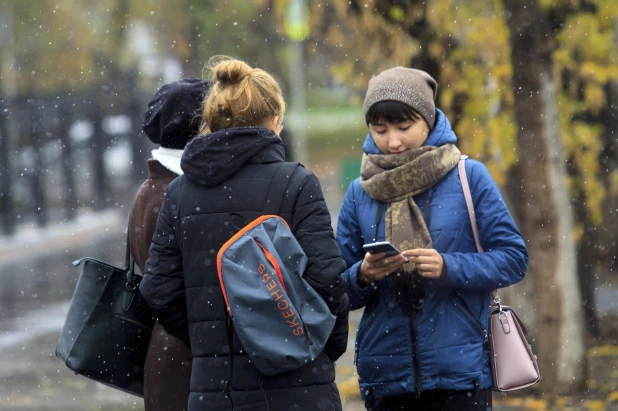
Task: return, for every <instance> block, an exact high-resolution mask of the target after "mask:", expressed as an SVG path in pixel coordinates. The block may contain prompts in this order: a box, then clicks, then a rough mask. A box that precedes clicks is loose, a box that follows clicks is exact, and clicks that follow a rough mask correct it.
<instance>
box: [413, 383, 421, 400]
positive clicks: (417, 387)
mask: <svg viewBox="0 0 618 411" xmlns="http://www.w3.org/2000/svg"><path fill="white" fill-rule="evenodd" d="M414 396H415V397H416V398H420V397H421V386H420V385H419V384H418V383H416V384H415V385H414Z"/></svg>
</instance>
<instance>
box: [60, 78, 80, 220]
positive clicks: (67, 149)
mask: <svg viewBox="0 0 618 411" xmlns="http://www.w3.org/2000/svg"><path fill="white" fill-rule="evenodd" d="M63 95H64V96H68V95H69V92H68V91H66V90H65V91H64V93H63ZM71 117H72V113H71V100H69V98H68V97H64V99H63V100H61V101H60V104H59V107H58V138H59V139H60V142H61V146H62V154H61V162H62V177H63V179H62V182H63V186H64V188H63V191H64V204H63V208H64V217H65V218H66V219H67V220H69V221H70V220H74V219H75V216H76V214H77V207H78V204H77V192H76V190H75V178H74V177H73V167H74V165H73V144H72V142H71V136H70V135H69V132H70V128H71Z"/></svg>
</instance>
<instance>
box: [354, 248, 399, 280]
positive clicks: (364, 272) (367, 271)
mask: <svg viewBox="0 0 618 411" xmlns="http://www.w3.org/2000/svg"><path fill="white" fill-rule="evenodd" d="M385 255H386V254H385V253H377V254H371V253H366V254H365V258H364V259H363V262H362V263H361V266H360V268H359V270H358V277H357V281H358V284H359V285H360V286H361V287H367V286H368V285H371V284H372V283H374V282H376V281H380V280H381V279H383V278H384V277H386V276H387V275H388V274H390V273H392V272H393V271H395V270H396V269H397V268H399V267H401V266H402V265H403V264H405V263H407V262H408V260H407V258H406V257H404V256H403V255H402V254H398V255H394V256H389V257H385Z"/></svg>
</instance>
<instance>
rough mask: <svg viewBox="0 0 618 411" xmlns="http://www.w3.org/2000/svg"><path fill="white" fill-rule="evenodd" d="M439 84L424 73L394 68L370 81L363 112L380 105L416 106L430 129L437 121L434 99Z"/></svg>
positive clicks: (414, 107) (365, 112)
mask: <svg viewBox="0 0 618 411" xmlns="http://www.w3.org/2000/svg"><path fill="white" fill-rule="evenodd" d="M437 91H438V84H437V83H436V81H435V80H434V79H433V77H431V76H430V75H429V74H427V73H425V72H424V71H422V70H416V69H411V68H406V67H394V68H392V69H388V70H385V71H383V72H381V73H380V74H378V75H377V76H375V77H373V78H372V79H371V80H369V87H368V88H367V94H366V95H365V102H364V103H363V113H364V114H365V115H367V112H368V111H369V109H370V108H371V106H373V105H374V104H376V103H380V102H382V101H398V102H400V103H404V104H407V105H408V106H410V107H412V108H413V109H415V110H416V111H418V113H419V114H420V115H421V116H422V117H423V118H424V119H425V121H426V122H427V124H429V127H430V128H433V126H434V123H435V121H436V105H435V103H434V100H435V98H436V93H437Z"/></svg>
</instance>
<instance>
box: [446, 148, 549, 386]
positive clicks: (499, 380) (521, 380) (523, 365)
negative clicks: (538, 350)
mask: <svg viewBox="0 0 618 411" xmlns="http://www.w3.org/2000/svg"><path fill="white" fill-rule="evenodd" d="M466 158H468V156H461V158H460V160H459V165H458V169H459V179H460V180H461V187H462V188H463V192H464V197H465V198H466V205H467V207H468V215H469V216H470V223H471V224H472V232H473V234H474V242H475V243H476V249H477V251H478V252H479V253H482V252H483V247H481V241H480V240H479V230H478V226H477V224H476V216H475V214H474V204H473V203H472V195H471V194H470V187H469V185H468V177H467V175H466V168H465V160H466ZM492 297H493V298H492V300H493V302H492V303H491V307H490V309H489V330H488V331H489V342H490V354H491V355H490V357H489V360H490V361H489V363H490V365H491V370H492V374H493V380H494V386H493V389H494V390H495V391H514V390H519V389H522V388H526V387H530V386H531V385H534V384H536V383H537V382H539V380H540V379H541V374H540V373H539V365H538V363H537V360H536V355H534V354H533V352H532V347H531V346H530V344H528V341H527V340H526V335H527V334H528V332H529V330H528V327H527V326H526V324H524V322H523V321H522V320H521V319H520V318H519V316H518V315H517V313H516V312H515V311H514V310H513V309H512V308H511V307H507V306H505V305H501V304H500V297H499V296H498V293H497V290H494V291H492Z"/></svg>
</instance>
